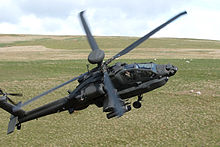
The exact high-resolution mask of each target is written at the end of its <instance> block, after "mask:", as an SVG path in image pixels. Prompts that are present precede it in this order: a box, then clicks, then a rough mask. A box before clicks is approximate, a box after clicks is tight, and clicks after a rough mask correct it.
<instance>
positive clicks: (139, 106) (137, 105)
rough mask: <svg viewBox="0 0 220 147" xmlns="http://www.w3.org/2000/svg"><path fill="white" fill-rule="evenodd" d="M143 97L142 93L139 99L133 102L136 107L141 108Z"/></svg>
mask: <svg viewBox="0 0 220 147" xmlns="http://www.w3.org/2000/svg"><path fill="white" fill-rule="evenodd" d="M142 98H143V96H142V95H139V96H138V100H137V101H135V102H134V103H133V107H134V108H136V109H139V108H141V102H140V101H141V100H142Z"/></svg>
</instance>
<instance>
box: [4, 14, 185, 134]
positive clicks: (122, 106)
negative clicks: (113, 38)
mask: <svg viewBox="0 0 220 147" xmlns="http://www.w3.org/2000/svg"><path fill="white" fill-rule="evenodd" d="M186 13H187V12H186V11H184V12H182V13H180V14H178V15H176V16H175V17H173V18H171V19H170V20H168V21H167V22H165V23H163V24H162V25H160V26H158V27H157V28H155V29H154V30H152V31H151V32H149V33H148V34H146V35H145V36H143V37H142V38H140V39H138V40H137V41H135V42H134V43H132V44H131V45H129V46H128V47H127V48H125V49H124V50H122V51H120V52H119V53H118V54H116V55H115V56H113V57H112V58H110V59H108V60H106V61H103V60H104V57H105V53H104V51H103V50H101V49H99V47H98V45H97V43H96V41H95V39H94V37H93V36H92V34H91V32H90V29H89V27H88V25H87V23H86V21H85V18H84V11H82V12H80V14H79V16H80V19H81V22H82V26H83V28H84V30H85V33H86V36H87V39H88V42H89V45H90V47H91V49H92V51H91V53H90V54H89V56H88V61H89V63H91V64H97V66H96V67H95V68H93V69H92V70H88V72H86V73H84V74H81V75H80V76H78V77H74V78H73V79H71V80H69V81H67V82H65V83H62V84H60V85H58V86H57V87H54V88H52V89H50V90H48V91H46V92H44V93H42V94H40V95H38V96H36V97H34V98H32V99H30V100H28V101H26V102H24V103H22V102H19V103H15V102H14V101H12V100H11V99H10V98H9V97H8V95H12V96H22V95H21V94H13V93H4V92H3V91H2V90H0V95H2V96H1V97H0V107H1V108H2V109H4V110H6V111H7V112H9V113H10V114H11V117H10V121H9V124H8V131H7V133H8V134H9V133H12V132H13V131H14V129H15V126H16V127H17V129H18V130H20V129H21V124H22V123H24V122H27V121H30V120H33V119H37V118H39V117H42V116H46V115H50V114H53V113H57V112H61V111H66V110H67V111H69V113H70V114H72V113H73V112H74V111H76V110H82V109H85V108H87V107H88V106H89V105H91V104H95V105H96V106H97V107H103V112H107V118H108V119H110V118H113V117H120V116H122V115H123V114H124V113H125V112H128V111H130V110H131V105H130V103H129V102H127V100H128V99H129V98H131V97H134V96H137V97H138V99H137V101H135V102H134V103H133V107H134V108H140V107H141V103H140V101H141V100H142V98H143V94H144V93H146V92H149V91H152V90H154V89H156V88H159V87H161V86H163V85H165V84H166V82H167V81H168V78H169V77H170V76H173V75H175V73H176V72H177V67H176V66H173V65H171V64H164V65H159V64H155V63H153V62H150V63H134V64H126V63H116V64H114V65H112V66H110V65H109V64H110V63H111V62H112V61H113V60H115V59H116V58H119V57H121V56H123V55H125V54H127V53H128V52H130V51H131V50H133V49H134V48H135V47H137V46H138V45H140V44H141V43H142V42H144V41H145V40H147V39H148V38H149V37H150V36H152V35H153V34H155V33H156V32H158V31H159V30H160V29H162V28H163V27H165V26H166V25H168V24H169V23H171V22H172V21H174V20H175V19H177V18H178V17H180V16H182V15H184V14H186ZM75 80H78V82H79V84H78V86H76V88H75V89H74V90H73V91H68V95H67V96H65V97H64V98H61V99H58V100H56V101H53V102H51V103H48V104H45V105H43V106H40V107H38V108H35V109H33V110H30V111H24V110H23V109H22V107H23V106H25V105H27V104H30V103H31V102H33V101H35V100H37V99H39V98H41V97H42V96H44V95H46V94H48V93H50V92H53V91H54V90H56V89H58V88H61V87H63V86H64V85H66V84H69V83H71V82H73V81H75ZM8 101H9V102H10V103H8Z"/></svg>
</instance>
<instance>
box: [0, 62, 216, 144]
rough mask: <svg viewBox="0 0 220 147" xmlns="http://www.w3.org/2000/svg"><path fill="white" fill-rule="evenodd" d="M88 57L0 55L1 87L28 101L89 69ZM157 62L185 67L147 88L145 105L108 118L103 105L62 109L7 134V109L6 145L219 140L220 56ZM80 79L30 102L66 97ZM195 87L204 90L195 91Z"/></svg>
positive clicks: (3, 120)
mask: <svg viewBox="0 0 220 147" xmlns="http://www.w3.org/2000/svg"><path fill="white" fill-rule="evenodd" d="M119 61H121V62H128V63H133V62H149V61H150V60H119ZM87 63H88V62H87V60H55V61H49V60H48V61H47V60H45V61H31V62H10V61H7V62H6V61H0V69H1V72H0V87H1V88H2V89H4V90H7V91H8V92H16V91H17V92H22V93H23V94H24V97H23V98H19V97H16V98H13V99H14V100H15V101H20V100H22V101H25V100H27V99H29V98H30V97H33V96H35V95H37V94H39V93H41V92H43V91H45V90H47V89H49V88H51V87H53V86H55V85H57V84H60V83H62V82H64V81H66V80H69V79H71V78H72V77H73V76H77V75H79V74H81V73H83V72H86V64H87ZM156 63H160V64H166V63H172V64H174V65H176V66H177V67H178V68H179V70H178V72H177V74H176V75H175V76H174V77H172V78H170V80H169V81H168V83H167V84H166V85H165V86H163V87H161V88H160V89H157V90H155V91H152V92H149V93H146V94H145V95H144V98H143V100H144V101H143V103H142V107H141V108H140V109H133V110H132V111H131V112H128V113H126V114H125V115H124V116H123V117H121V118H118V119H111V120H107V119H106V117H105V113H103V112H102V109H100V108H97V107H95V106H90V107H89V108H88V109H85V110H83V111H78V112H76V113H73V114H72V115H69V114H68V113H67V112H62V113H58V114H54V115H50V116H46V117H43V118H40V119H39V120H34V121H30V122H27V123H24V124H23V125H22V130H21V131H17V130H16V131H15V132H14V133H13V134H11V135H6V130H7V124H8V121H9V116H10V115H9V114H8V113H7V112H5V111H3V110H2V109H1V110H0V118H1V121H0V128H1V129H0V134H1V135H0V140H1V146H155V145H156V146H219V145H220V131H219V130H220V60H212V59H193V60H192V61H191V62H190V63H186V62H185V60H183V59H172V60H169V59H158V60H157V61H156ZM76 83H77V82H75V83H72V84H70V85H68V86H66V87H63V88H61V89H60V90H57V91H56V92H55V93H53V94H50V95H48V96H45V97H43V98H42V99H40V100H38V101H36V102H34V103H33V104H31V105H30V106H28V107H27V108H26V107H25V108H26V109H31V108H32V107H37V106H38V105H41V104H44V103H47V102H49V101H52V100H55V99H58V98H61V97H64V96H65V95H66V94H67V92H66V90H68V89H73V88H74V87H75V86H76ZM192 89H193V90H194V91H200V92H201V93H202V94H201V95H197V94H195V93H190V90H192ZM135 99H136V98H133V99H132V101H134V100H135Z"/></svg>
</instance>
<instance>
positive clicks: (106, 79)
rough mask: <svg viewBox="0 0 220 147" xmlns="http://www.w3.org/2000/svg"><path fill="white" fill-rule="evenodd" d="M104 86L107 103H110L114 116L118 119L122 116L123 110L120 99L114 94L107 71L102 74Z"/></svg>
mask: <svg viewBox="0 0 220 147" xmlns="http://www.w3.org/2000/svg"><path fill="white" fill-rule="evenodd" d="M104 85H105V89H106V91H107V94H108V98H109V101H111V102H112V104H113V106H114V110H115V112H116V115H117V116H118V117H120V116H122V115H123V114H124V110H123V108H122V105H121V102H120V98H119V96H118V94H117V93H116V91H115V88H114V87H113V84H112V82H111V79H110V78H109V75H108V73H107V71H105V72H104Z"/></svg>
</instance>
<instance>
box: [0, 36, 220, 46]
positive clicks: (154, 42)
mask: <svg viewBox="0 0 220 147" xmlns="http://www.w3.org/2000/svg"><path fill="white" fill-rule="evenodd" d="M137 39H138V38H137V37H96V40H97V43H98V45H99V47H100V48H102V49H110V48H111V49H113V48H125V47H127V46H128V45H130V44H131V43H133V42H134V41H136V40H137ZM34 45H42V46H45V47H47V48H53V49H87V48H89V45H88V43H87V39H86V37H85V36H73V37H70V38H67V39H52V38H49V37H47V38H41V39H35V40H29V41H15V42H12V43H0V47H6V46H34ZM140 48H191V49H194V48H195V49H198V48H199V49H220V41H215V40H199V39H176V38H151V39H149V40H148V41H146V42H144V43H143V44H141V45H140Z"/></svg>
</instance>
